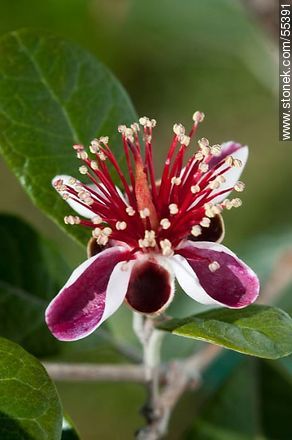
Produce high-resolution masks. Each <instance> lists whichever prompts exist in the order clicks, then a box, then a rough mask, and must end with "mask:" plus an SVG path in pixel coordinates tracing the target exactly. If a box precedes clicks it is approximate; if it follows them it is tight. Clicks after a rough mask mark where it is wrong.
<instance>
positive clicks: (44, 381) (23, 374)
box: [0, 338, 62, 440]
mask: <svg viewBox="0 0 292 440" xmlns="http://www.w3.org/2000/svg"><path fill="white" fill-rule="evenodd" d="M0 396H1V397H0V418H1V422H0V438H1V440H12V439H13V440H14V439H15V440H16V439H24V440H34V439H37V440H48V439H51V440H59V439H60V438H61V430H62V409H61V404H60V401H59V397H58V394H57V391H56V388H55V385H54V384H53V382H52V381H51V379H50V378H49V376H48V374H47V372H46V371H45V369H44V367H43V366H42V365H41V363H40V362H39V361H38V360H37V359H35V358H34V357H33V356H32V355H30V354H29V353H27V352H26V351H25V350H24V349H23V348H21V347H20V346H19V345H17V344H15V343H14V342H11V341H8V340H7V339H3V338H0Z"/></svg>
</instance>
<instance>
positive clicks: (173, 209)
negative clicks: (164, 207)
mask: <svg viewBox="0 0 292 440" xmlns="http://www.w3.org/2000/svg"><path fill="white" fill-rule="evenodd" d="M168 208H169V212H170V214H172V215H175V214H177V213H178V206H177V204H176V203H171V204H170V205H169V206H168Z"/></svg>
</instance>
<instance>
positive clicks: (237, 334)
mask: <svg viewBox="0 0 292 440" xmlns="http://www.w3.org/2000/svg"><path fill="white" fill-rule="evenodd" d="M159 328H161V329H163V330H166V331H169V332H171V333H173V334H175V335H180V336H185V337H187V338H193V339H199V340H203V341H206V342H211V343H213V344H216V345H220V346H222V347H225V348H229V349H231V350H235V351H239V352H240V353H244V354H249V355H252V356H258V357H262V358H267V359H277V358H280V357H283V356H287V355H288V354H290V353H292V319H291V317H290V316H289V315H288V314H287V313H286V312H284V311H283V310H280V309H278V308H274V307H268V306H259V305H254V306H250V307H248V308H246V309H241V310H230V309H214V310H210V311H208V312H203V313H199V314H198V315H193V316H190V317H188V318H185V319H172V320H170V321H168V322H166V323H164V324H161V325H160V326H159Z"/></svg>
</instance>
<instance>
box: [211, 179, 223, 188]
mask: <svg viewBox="0 0 292 440" xmlns="http://www.w3.org/2000/svg"><path fill="white" fill-rule="evenodd" d="M220 185H221V183H220V182H219V180H217V179H214V180H211V182H210V183H209V188H210V189H218V188H220Z"/></svg>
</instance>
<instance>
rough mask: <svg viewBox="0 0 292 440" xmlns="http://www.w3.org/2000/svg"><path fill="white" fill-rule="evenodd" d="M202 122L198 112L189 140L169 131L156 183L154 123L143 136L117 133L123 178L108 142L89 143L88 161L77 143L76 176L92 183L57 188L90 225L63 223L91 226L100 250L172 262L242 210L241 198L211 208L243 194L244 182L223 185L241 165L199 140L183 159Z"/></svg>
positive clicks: (146, 123) (136, 131)
mask: <svg viewBox="0 0 292 440" xmlns="http://www.w3.org/2000/svg"><path fill="white" fill-rule="evenodd" d="M203 119H204V114H203V113H201V112H196V113H195V114H194V115H193V125H192V128H191V130H190V132H189V133H188V135H186V131H185V128H184V127H183V126H182V125H181V124H175V125H174V127H173V131H174V136H173V139H172V142H171V145H170V148H169V151H168V154H167V157H166V161H165V164H164V168H163V172H162V177H161V180H160V181H159V183H157V181H156V179H155V174H154V165H153V155H152V130H153V128H154V127H155V125H156V121H155V120H154V119H152V120H150V119H148V118H146V117H143V118H140V120H139V122H140V125H141V126H142V127H143V132H142V133H140V126H139V124H137V123H134V124H132V125H131V127H126V126H124V125H122V126H120V127H119V132H120V133H121V136H122V142H123V148H124V153H125V158H126V163H127V174H124V173H123V171H122V170H121V168H120V166H119V164H118V162H117V160H116V158H115V156H114V154H113V153H112V151H111V149H110V147H109V145H108V143H109V139H108V137H101V138H99V139H94V140H93V141H92V142H91V145H90V147H89V150H90V153H91V155H92V156H90V155H89V154H88V153H87V151H86V150H85V148H84V146H82V145H74V146H73V148H74V150H75V151H76V153H77V157H78V158H79V159H80V160H81V161H82V162H83V165H82V166H81V167H80V168H79V171H80V173H81V174H83V175H86V176H87V177H88V178H89V180H90V182H91V183H90V184H88V185H86V184H84V183H81V182H80V181H78V180H76V179H74V178H71V179H70V180H69V181H68V182H65V181H64V180H63V179H58V180H56V181H55V182H54V185H55V188H56V189H57V190H58V191H59V192H61V194H62V195H63V198H64V199H66V200H69V202H72V203H77V204H78V206H80V207H81V208H85V210H86V212H87V213H89V215H88V217H90V219H83V218H80V217H79V216H72V215H69V216H67V217H65V223H67V224H81V225H83V226H86V227H89V228H92V235H93V237H94V238H95V239H96V241H97V244H98V245H106V244H107V243H108V242H109V240H113V241H119V242H124V243H126V244H127V245H129V246H130V247H131V248H132V252H133V253H135V252H137V251H139V252H141V251H142V252H145V253H149V252H153V251H155V252H159V253H162V254H163V255H165V256H170V255H172V254H173V251H174V249H175V248H176V247H177V246H178V245H179V244H180V242H181V241H182V240H184V239H186V238H187V237H188V236H189V235H190V234H192V235H193V236H194V237H199V236H200V235H202V236H203V235H204V234H203V232H204V230H205V229H207V228H209V226H210V224H211V220H212V219H213V218H214V217H216V216H218V214H220V213H221V211H222V210H223V209H224V208H226V209H230V208H232V207H238V206H240V205H241V200H240V199H238V198H235V199H233V200H229V199H225V200H224V201H223V202H222V201H221V202H220V203H218V202H216V200H217V198H218V197H220V200H222V197H221V196H222V195H224V194H225V193H229V192H230V191H231V190H233V189H235V190H237V191H242V190H243V189H244V185H243V183H242V182H237V183H236V184H235V186H234V187H231V188H228V187H226V178H225V174H226V173H227V172H228V171H230V170H231V168H233V167H235V168H236V167H240V166H241V162H240V160H238V159H235V158H233V157H232V156H231V155H228V156H226V155H225V156H224V155H222V154H221V147H220V145H217V144H216V145H210V143H209V141H208V140H207V139H206V138H202V139H200V140H199V141H198V150H197V151H196V152H194V153H193V154H192V155H191V157H190V158H189V159H188V160H187V161H185V155H186V151H187V150H188V149H189V148H190V147H189V145H190V142H191V139H192V137H193V136H194V135H195V133H196V131H197V128H198V125H199V123H200V122H201V121H202V120H203ZM141 137H143V144H144V148H143V150H144V154H143V153H142V146H141V143H140V139H141ZM185 162H186V163H185ZM113 173H115V174H116V175H117V177H118V179H119V182H120V189H118V188H117V187H116V186H115V184H114V180H113V177H112V176H113ZM115 181H116V178H115ZM223 197H224V196H223Z"/></svg>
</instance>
